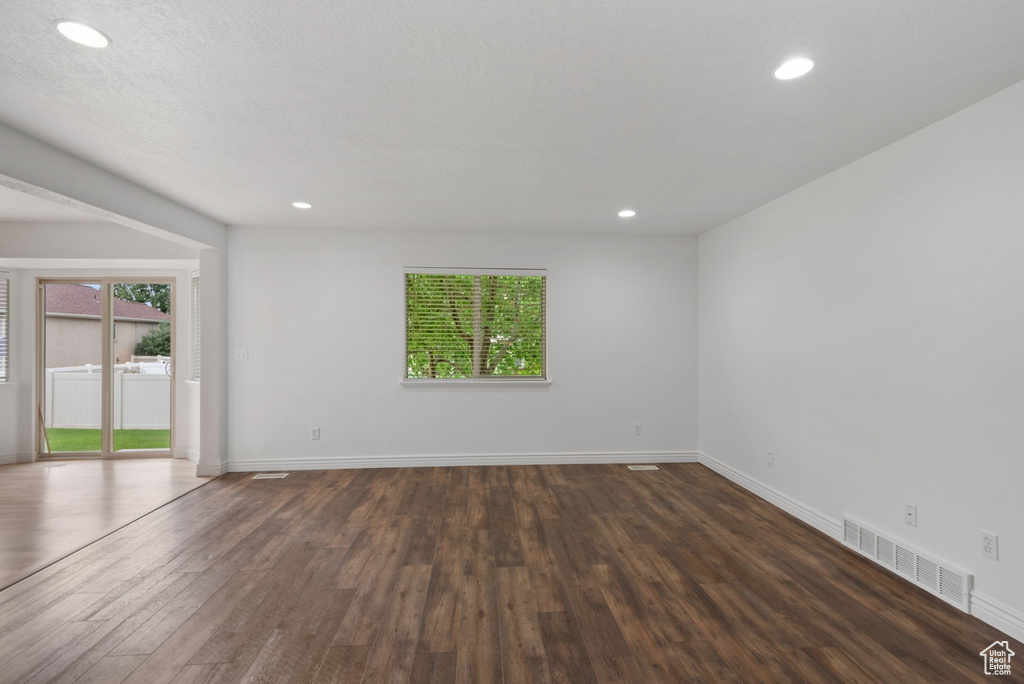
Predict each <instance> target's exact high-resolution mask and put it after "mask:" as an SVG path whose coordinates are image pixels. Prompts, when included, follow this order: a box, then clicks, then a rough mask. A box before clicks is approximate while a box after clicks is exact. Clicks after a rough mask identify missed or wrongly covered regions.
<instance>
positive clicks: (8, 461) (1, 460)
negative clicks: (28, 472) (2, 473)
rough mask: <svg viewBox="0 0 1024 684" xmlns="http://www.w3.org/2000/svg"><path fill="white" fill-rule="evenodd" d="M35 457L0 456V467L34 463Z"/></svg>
mask: <svg viewBox="0 0 1024 684" xmlns="http://www.w3.org/2000/svg"><path fill="white" fill-rule="evenodd" d="M35 460H36V459H35V457H34V456H33V455H32V454H6V455H4V456H0V465H14V464H15V463H34V462H35Z"/></svg>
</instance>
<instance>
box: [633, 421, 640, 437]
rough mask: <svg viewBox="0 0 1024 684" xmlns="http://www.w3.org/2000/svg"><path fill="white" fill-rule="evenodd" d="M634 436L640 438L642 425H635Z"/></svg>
mask: <svg viewBox="0 0 1024 684" xmlns="http://www.w3.org/2000/svg"><path fill="white" fill-rule="evenodd" d="M633 436H634V437H639V436H640V423H633Z"/></svg>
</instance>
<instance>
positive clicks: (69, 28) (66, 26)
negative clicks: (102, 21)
mask: <svg viewBox="0 0 1024 684" xmlns="http://www.w3.org/2000/svg"><path fill="white" fill-rule="evenodd" d="M55 23H56V25H57V30H58V31H60V34H61V35H62V36H64V37H65V38H67V39H68V40H71V41H74V42H76V43H78V44H79V45H84V46H86V47H91V48H105V47H107V46H108V45H110V38H107V37H106V36H105V35H103V34H102V33H100V32H99V31H97V30H96V29H94V28H93V27H92V26H86V25H85V24H80V23H78V22H77V21H67V20H64V19H62V20H60V21H57V22H55Z"/></svg>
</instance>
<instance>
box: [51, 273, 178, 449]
mask: <svg viewBox="0 0 1024 684" xmlns="http://www.w3.org/2000/svg"><path fill="white" fill-rule="evenodd" d="M62 283H68V284H78V285H99V286H100V293H101V296H100V330H101V334H102V336H103V339H102V345H101V348H102V354H103V370H102V373H101V374H102V380H101V385H102V398H101V406H102V415H101V418H100V436H101V447H100V450H99V451H60V452H56V453H54V452H51V451H49V449H47V448H45V446H46V436H45V431H46V426H45V423H44V420H43V418H44V415H45V414H44V412H43V407H44V405H45V404H44V402H45V401H46V394H45V392H46V286H47V285H51V284H62ZM121 283H125V284H151V285H167V286H169V287H170V292H171V297H170V300H171V306H170V322H171V364H170V373H169V374H168V375H169V377H170V395H171V396H170V411H169V412H168V420H169V422H170V446H168V447H167V449H130V450H122V451H114V420H113V416H114V285H115V284H121ZM176 290H177V282H176V280H175V278H173V277H167V276H164V277H155V278H147V277H145V276H129V277H122V278H109V277H99V278H93V277H89V276H82V277H79V278H72V277H68V278H36V406H35V407H34V409H33V413H35V414H36V418H35V420H33V422H34V423H35V425H36V458H37V459H43V460H45V459H63V458H74V459H84V458H103V459H114V458H171V457H172V456H173V455H174V432H175V431H174V404H175V401H174V397H175V384H177V383H176V375H177V369H176V368H175V366H176V365H177V364H176V362H175V360H174V359H175V357H176V356H177V354H176V353H175V352H176V351H177V349H178V347H177V342H176V339H175V338H176V336H177V328H178V326H177V325H176V324H175V320H176V317H175V306H176V300H177V292H176Z"/></svg>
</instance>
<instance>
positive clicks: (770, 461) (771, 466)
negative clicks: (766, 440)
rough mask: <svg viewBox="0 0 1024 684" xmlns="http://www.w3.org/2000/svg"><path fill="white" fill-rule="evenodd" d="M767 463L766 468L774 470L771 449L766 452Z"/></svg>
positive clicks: (773, 456) (773, 457) (773, 454)
mask: <svg viewBox="0 0 1024 684" xmlns="http://www.w3.org/2000/svg"><path fill="white" fill-rule="evenodd" d="M767 463H768V467H769V468H774V467H775V452H774V451H772V450H771V449H769V450H768V459H767Z"/></svg>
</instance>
